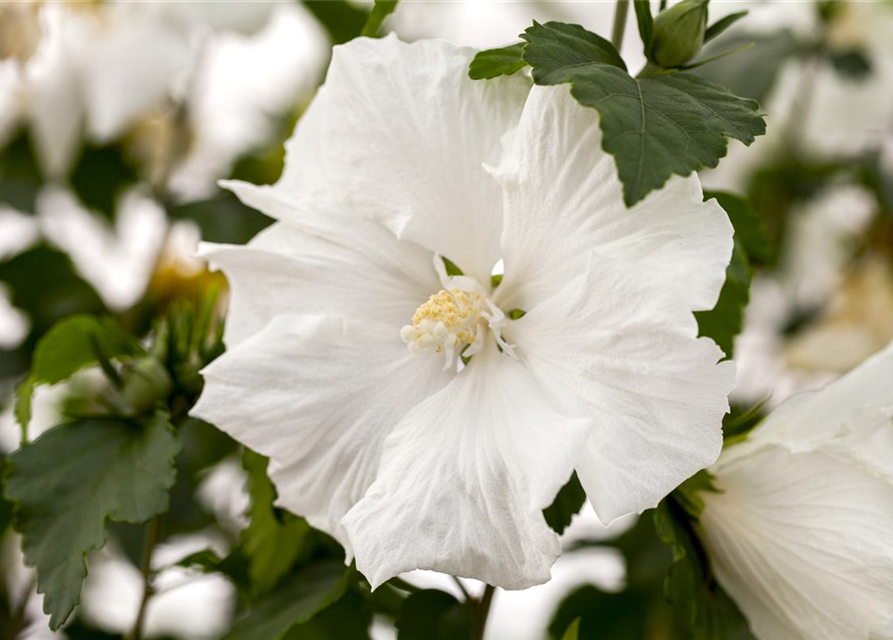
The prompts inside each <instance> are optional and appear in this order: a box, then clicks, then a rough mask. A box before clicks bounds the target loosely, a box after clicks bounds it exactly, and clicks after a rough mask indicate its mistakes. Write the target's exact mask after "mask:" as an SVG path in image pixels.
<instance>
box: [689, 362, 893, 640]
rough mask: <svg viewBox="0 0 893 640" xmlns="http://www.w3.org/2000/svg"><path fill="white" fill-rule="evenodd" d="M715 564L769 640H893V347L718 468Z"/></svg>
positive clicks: (779, 418) (789, 408)
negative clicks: (792, 639)
mask: <svg viewBox="0 0 893 640" xmlns="http://www.w3.org/2000/svg"><path fill="white" fill-rule="evenodd" d="M710 472H711V473H712V474H713V475H714V476H715V478H716V482H715V483H716V486H717V487H718V488H719V489H720V491H721V493H703V494H701V496H702V497H703V498H704V501H705V503H706V507H705V509H704V512H703V514H702V516H701V525H702V526H703V530H704V533H705V534H706V542H707V548H708V551H709V554H710V557H711V566H712V568H713V571H714V572H715V574H716V576H717V578H718V580H719V582H720V583H721V584H722V586H723V588H724V589H725V590H726V591H728V593H729V594H730V595H731V596H732V597H733V598H734V599H735V601H736V602H737V603H738V605H739V607H740V608H741V610H742V611H743V613H744V614H745V616H746V617H747V619H748V621H749V623H750V626H751V628H752V629H753V631H754V633H755V634H756V635H757V637H759V638H760V639H761V640H776V639H779V638H810V639H811V640H812V639H814V640H839V639H840V638H861V639H865V640H868V638H871V639H872V640H883V639H889V638H893V624H891V623H893V537H891V536H890V531H893V345H891V346H889V347H887V348H886V349H885V350H884V351H883V352H881V353H879V354H877V355H875V356H874V357H872V358H870V359H869V360H867V361H866V362H865V363H864V364H862V365H861V366H859V367H858V368H857V369H856V370H854V371H853V372H851V373H850V374H848V375H846V376H844V377H842V378H840V379H839V380H837V381H835V382H833V383H831V384H829V385H828V386H827V387H825V388H824V389H822V390H821V391H817V392H810V393H804V394H801V395H797V396H794V397H792V398H790V399H789V400H788V401H787V402H786V403H784V404H783V405H781V406H780V407H779V408H778V409H776V410H775V411H773V412H772V413H771V414H770V415H769V416H768V417H767V418H766V419H765V420H764V421H763V422H762V423H761V424H760V425H758V426H757V427H756V429H755V430H754V431H753V432H752V433H751V434H750V435H749V437H748V438H747V440H746V441H744V442H743V443H740V444H735V445H732V446H730V447H728V448H727V449H726V450H725V451H724V452H723V454H722V456H721V457H720V459H719V461H718V462H717V463H716V465H714V466H713V467H711V468H710Z"/></svg>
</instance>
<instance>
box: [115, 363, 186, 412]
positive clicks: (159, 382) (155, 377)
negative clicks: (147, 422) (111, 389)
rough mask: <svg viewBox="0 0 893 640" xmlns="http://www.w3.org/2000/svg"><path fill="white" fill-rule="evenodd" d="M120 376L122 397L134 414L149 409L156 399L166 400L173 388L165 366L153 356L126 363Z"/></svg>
mask: <svg viewBox="0 0 893 640" xmlns="http://www.w3.org/2000/svg"><path fill="white" fill-rule="evenodd" d="M122 378H123V383H124V388H123V394H124V399H125V400H126V401H127V405H128V406H129V407H130V408H131V409H132V410H133V412H134V413H136V414H141V413H146V412H147V411H150V410H151V409H152V408H153V407H154V406H155V404H156V403H157V402H158V401H161V400H166V399H167V397H168V396H169V395H170V394H171V391H173V388H174V385H173V381H172V380H171V376H170V374H169V373H168V371H167V368H166V367H165V366H164V365H163V364H162V363H161V361H159V360H158V359H157V358H155V357H153V356H147V357H145V358H140V359H138V360H134V361H132V362H130V363H128V365H127V366H126V367H125V369H124V372H123V375H122Z"/></svg>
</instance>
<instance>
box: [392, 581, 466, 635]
mask: <svg viewBox="0 0 893 640" xmlns="http://www.w3.org/2000/svg"><path fill="white" fill-rule="evenodd" d="M472 623H473V616H472V611H471V608H470V607H469V606H468V604H467V603H461V602H459V601H458V600H456V598H454V597H453V596H452V595H450V594H449V593H446V592H445V591H439V590H437V589H424V590H422V591H417V592H415V593H413V594H412V595H410V596H409V597H408V598H407V599H406V600H405V601H404V602H403V606H402V607H401V608H400V614H399V615H398V616H397V640H453V639H455V638H469V637H471V629H472Z"/></svg>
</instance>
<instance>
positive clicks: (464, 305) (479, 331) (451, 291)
mask: <svg viewBox="0 0 893 640" xmlns="http://www.w3.org/2000/svg"><path fill="white" fill-rule="evenodd" d="M437 260H440V258H439V257H437ZM441 282H442V284H443V285H444V288H443V289H441V290H440V291H438V292H437V293H435V294H434V295H432V296H431V297H430V298H428V300H427V301H426V302H425V303H423V304H422V305H421V306H420V307H419V308H418V309H416V312H415V313H414V314H413V316H412V324H407V325H405V326H404V327H403V328H402V329H400V337H401V338H402V339H403V342H405V343H406V346H407V348H408V349H409V352H410V353H412V354H415V355H420V354H422V353H426V352H429V351H433V352H435V353H442V354H443V355H444V359H445V361H446V363H445V365H444V369H448V368H449V367H450V366H452V364H453V361H454V359H455V357H456V354H460V355H462V356H464V357H466V358H467V357H470V356H473V355H474V354H475V353H477V352H478V351H480V350H481V349H482V348H483V347H484V339H485V338H486V335H487V332H488V331H490V332H492V333H493V337H494V339H495V340H496V343H497V344H498V345H499V346H500V348H501V349H502V351H503V353H505V354H507V355H508V356H510V357H512V358H514V357H515V355H514V352H513V345H510V344H508V343H507V342H505V341H504V340H503V339H502V335H501V329H502V327H504V326H505V324H506V319H505V314H504V313H503V312H502V310H501V309H500V308H499V307H497V306H496V305H495V304H493V302H492V301H491V300H490V298H489V297H488V296H487V292H486V290H485V289H484V288H483V287H482V286H481V284H480V283H479V282H478V281H477V280H476V279H475V278H472V277H469V276H464V275H463V276H454V277H452V278H450V277H448V276H446V274H445V273H441Z"/></svg>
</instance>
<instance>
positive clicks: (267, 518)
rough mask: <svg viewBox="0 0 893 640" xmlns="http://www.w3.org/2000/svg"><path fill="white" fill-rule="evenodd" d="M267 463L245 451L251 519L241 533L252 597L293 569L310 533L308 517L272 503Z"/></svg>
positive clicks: (267, 589) (273, 497)
mask: <svg viewBox="0 0 893 640" xmlns="http://www.w3.org/2000/svg"><path fill="white" fill-rule="evenodd" d="M267 463H268V460H267V458H265V457H264V456H261V455H259V454H257V453H254V452H253V451H245V454H244V456H243V458H242V465H243V466H244V467H245V470H246V471H247V472H248V492H249V495H250V497H251V506H250V507H249V508H248V517H249V518H250V522H249V525H248V527H247V528H246V529H245V530H244V531H243V532H242V544H243V552H244V554H245V556H246V558H247V559H248V577H249V580H250V582H251V594H252V596H253V597H257V596H259V595H261V594H264V593H267V592H269V591H271V590H272V589H273V587H275V586H276V584H277V583H278V582H279V580H280V579H281V578H282V577H283V576H284V575H285V574H287V573H288V572H289V571H290V570H291V568H292V566H293V565H294V564H295V562H296V561H297V560H298V558H300V557H301V555H302V552H303V551H304V550H305V549H304V548H305V546H306V542H307V537H308V534H309V533H310V525H308V524H307V522H306V520H304V519H303V518H298V517H297V516H294V515H292V514H290V513H287V512H285V511H282V510H280V509H276V508H275V507H274V506H273V501H274V500H275V499H276V489H275V488H274V487H273V483H272V482H270V479H269V478H268V477H267Z"/></svg>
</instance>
